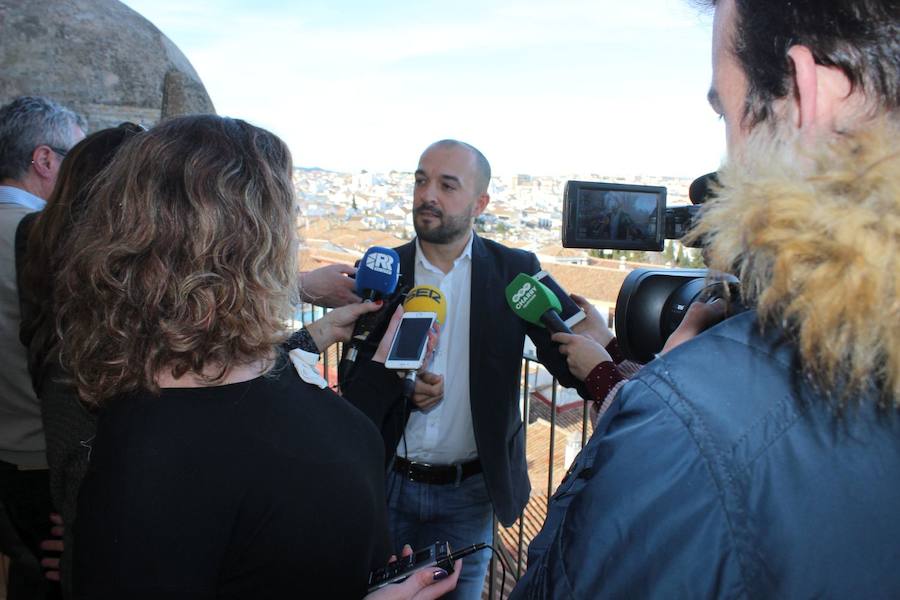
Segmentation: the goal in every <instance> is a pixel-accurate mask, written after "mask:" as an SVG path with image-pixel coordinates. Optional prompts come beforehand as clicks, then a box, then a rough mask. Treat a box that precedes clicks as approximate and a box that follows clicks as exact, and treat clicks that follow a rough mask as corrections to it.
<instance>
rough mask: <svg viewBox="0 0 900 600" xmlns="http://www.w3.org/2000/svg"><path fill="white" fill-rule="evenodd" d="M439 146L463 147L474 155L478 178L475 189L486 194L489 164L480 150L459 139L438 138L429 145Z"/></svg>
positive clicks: (489, 178)
mask: <svg viewBox="0 0 900 600" xmlns="http://www.w3.org/2000/svg"><path fill="white" fill-rule="evenodd" d="M439 146H457V147H460V148H465V149H466V150H468V151H469V152H471V153H472V156H474V157H475V168H476V169H477V171H478V172H477V176H478V179H477V181H476V184H477V187H476V191H477V192H478V193H479V194H486V193H487V190H488V186H489V185H490V184H491V164H490V163H489V162H488V159H487V158H485V157H484V154H482V153H481V150H479V149H478V148H476V147H475V146H473V145H472V144H467V143H465V142H460V141H459V140H450V139H447V140H440V141H438V142H435V143H433V144H432V145H431V146H430V147H431V148H434V147H439Z"/></svg>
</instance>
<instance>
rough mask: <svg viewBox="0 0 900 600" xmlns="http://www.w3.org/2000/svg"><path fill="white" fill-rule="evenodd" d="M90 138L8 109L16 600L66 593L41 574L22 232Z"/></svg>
mask: <svg viewBox="0 0 900 600" xmlns="http://www.w3.org/2000/svg"><path fill="white" fill-rule="evenodd" d="M83 137H84V131H82V127H81V120H80V119H79V117H78V116H77V115H76V114H75V113H73V112H72V111H71V110H69V109H67V108H65V107H63V106H60V105H59V104H57V103H56V102H53V101H52V100H48V99H46V98H40V97H34V96H23V97H20V98H16V99H15V100H13V101H12V102H10V103H9V104H6V105H5V106H3V107H0V356H2V357H3V363H2V365H0V504H2V507H3V509H4V510H5V513H6V515H5V516H7V517H8V518H9V521H11V522H12V524H13V527H14V528H15V530H16V532H17V533H18V536H19V538H20V541H21V542H22V543H24V545H25V546H26V547H27V549H28V551H30V554H31V556H27V555H24V556H23V555H15V556H13V557H11V558H12V559H13V560H12V562H11V564H10V577H9V590H8V592H7V598H8V600H17V599H23V598H28V599H29V600H30V599H33V598H43V597H51V596H48V594H51V593H58V592H55V591H54V592H50V591H48V590H47V587H48V586H47V585H46V584H45V583H44V581H43V578H42V576H41V574H40V569H39V568H37V558H36V557H37V556H38V554H39V543H40V541H41V540H42V539H45V538H47V537H49V530H50V521H49V519H50V512H51V505H50V489H49V479H48V471H47V457H46V453H45V443H44V432H43V425H42V423H41V410H40V405H39V403H38V400H37V397H36V396H35V393H34V390H33V389H32V386H31V378H30V377H29V374H28V367H27V362H26V352H25V348H24V347H23V346H22V345H21V343H20V342H19V321H20V314H19V294H18V289H17V286H16V267H15V235H16V228H17V227H18V225H19V222H20V221H21V220H22V217H24V216H25V215H26V214H28V213H29V212H34V211H37V210H41V209H42V208H43V207H44V204H45V202H46V199H47V198H48V197H49V196H50V193H51V192H52V191H53V186H54V185H55V184H56V176H57V173H58V172H59V167H60V164H61V163H62V160H63V157H64V156H65V155H66V153H67V152H68V151H69V149H70V148H71V147H72V146H74V145H75V144H76V143H77V142H78V141H79V140H81V139H82V138H83ZM0 516H3V515H0Z"/></svg>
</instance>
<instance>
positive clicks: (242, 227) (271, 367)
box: [54, 115, 452, 599]
mask: <svg viewBox="0 0 900 600" xmlns="http://www.w3.org/2000/svg"><path fill="white" fill-rule="evenodd" d="M291 168H292V165H291V158H290V153H289V151H288V149H287V147H286V146H285V145H284V143H283V142H282V141H281V140H279V139H278V138H277V137H276V136H274V135H273V134H271V133H269V132H267V131H265V130H262V129H259V128H257V127H254V126H252V125H249V124H247V123H245V122H243V121H240V120H235V119H229V118H222V117H216V116H211V115H205V116H192V117H183V118H179V119H174V120H171V121H167V122H164V123H163V124H161V125H159V126H157V127H156V128H154V129H152V130H151V131H149V132H147V133H146V134H142V135H141V136H139V137H138V138H136V139H135V140H134V141H133V142H132V143H130V144H128V145H127V146H126V147H125V148H123V149H122V150H121V151H120V152H119V153H118V154H117V155H116V157H115V158H114V159H113V161H112V163H111V164H110V165H109V167H108V168H107V169H106V170H104V172H103V173H102V175H101V177H100V179H99V180H98V182H97V184H96V185H95V187H94V188H93V191H92V198H91V202H90V204H89V206H88V207H87V209H86V211H85V214H84V217H83V219H82V220H81V222H80V224H79V226H78V228H77V230H76V231H75V232H74V233H73V235H72V236H71V238H70V239H69V240H68V242H67V243H66V245H65V249H64V251H63V256H64V257H65V258H64V260H63V261H62V264H61V269H60V276H59V277H58V279H57V281H56V285H55V290H54V292H55V297H56V298H58V299H59V301H58V306H57V319H58V328H59V332H60V337H61V340H62V342H61V348H60V359H61V362H62V364H63V366H64V367H65V368H66V369H67V371H68V372H70V373H71V374H72V377H73V380H74V383H75V386H76V387H77V389H78V392H79V394H80V396H81V398H83V399H84V400H85V401H86V402H88V403H89V404H91V405H94V406H99V407H101V408H102V410H101V411H100V417H99V422H98V428H97V436H96V438H95V440H94V442H93V444H92V450H91V464H90V467H89V469H88V473H87V475H86V477H85V480H84V482H83V484H82V489H81V494H80V496H79V501H78V521H77V525H76V531H75V534H76V537H77V539H78V543H79V552H78V553H77V555H76V557H75V559H76V564H75V590H76V596H77V597H83V598H91V599H94V598H130V599H141V598H148V599H149V598H154V599H157V598H284V597H302V595H303V593H304V592H305V593H307V594H308V593H309V592H310V590H314V589H322V590H327V592H324V591H323V595H322V596H317V597H323V596H324V597H331V598H360V597H362V596H363V594H364V593H365V588H366V580H367V575H368V573H369V571H370V570H371V569H374V568H376V567H379V566H383V565H384V564H386V562H387V560H388V558H389V556H388V555H389V550H388V536H387V523H386V514H385V499H384V481H383V456H382V453H383V450H382V443H381V437H380V435H379V433H378V431H377V430H376V429H375V428H374V426H373V425H372V424H371V422H370V421H369V420H368V419H367V418H366V417H365V416H363V415H362V414H361V413H359V412H357V411H356V410H355V409H354V408H353V407H351V406H350V405H349V403H347V402H345V401H344V400H342V399H341V398H340V397H338V396H337V395H336V394H334V392H332V391H331V390H330V389H328V388H327V387H325V388H322V387H319V386H317V385H311V384H309V383H306V382H305V381H304V380H301V378H300V376H298V372H297V371H295V370H294V369H293V368H292V367H291V365H290V362H289V361H288V360H286V358H285V356H284V353H283V351H282V350H281V349H280V345H281V344H282V342H283V341H284V340H285V339H286V337H287V331H286V327H285V324H286V323H287V322H288V320H289V319H290V317H291V315H292V314H293V312H294V300H295V296H296V294H297V286H296V277H297V265H296V253H297V243H296V236H295V231H294V221H295V203H294V191H293V186H292V182H291ZM374 307H375V306H374V305H372V304H355V305H349V306H346V307H343V308H341V309H336V310H335V311H332V312H331V313H329V316H328V317H327V318H326V319H324V320H323V321H320V322H318V323H317V324H316V326H314V327H311V328H310V331H309V333H310V337H311V341H312V343H313V345H314V346H316V347H318V348H325V347H326V346H328V345H329V344H331V343H333V342H334V341H337V340H341V339H347V338H348V337H349V335H350V332H351V330H352V327H353V323H354V321H355V319H356V318H358V317H359V316H360V315H361V314H362V313H364V312H367V311H369V310H372V309H373V308H374ZM300 370H301V371H302V369H300ZM451 579H452V578H448V579H447V580H446V581H444V582H441V583H442V584H448V583H449V582H450V581H451ZM439 585H440V584H438V585H435V586H432V588H438V587H439ZM322 586H324V587H322Z"/></svg>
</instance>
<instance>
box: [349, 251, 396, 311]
mask: <svg viewBox="0 0 900 600" xmlns="http://www.w3.org/2000/svg"><path fill="white" fill-rule="evenodd" d="M399 279H400V257H399V256H398V255H397V253H396V252H395V251H394V250H392V249H391V248H382V247H381V246H372V247H371V248H369V249H368V250H366V253H365V254H363V257H362V259H361V260H360V261H359V267H358V268H357V269H356V295H357V296H359V297H360V298H362V299H363V301H364V302H365V301H368V302H374V301H375V300H380V299H382V298H385V297H387V296H390V295H391V294H393V293H394V290H395V289H397V281H398V280H399Z"/></svg>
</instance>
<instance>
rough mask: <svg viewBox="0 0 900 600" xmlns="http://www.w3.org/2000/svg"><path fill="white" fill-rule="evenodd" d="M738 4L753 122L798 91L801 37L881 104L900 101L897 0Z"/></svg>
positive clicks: (712, 0) (737, 49)
mask: <svg viewBox="0 0 900 600" xmlns="http://www.w3.org/2000/svg"><path fill="white" fill-rule="evenodd" d="M700 3H701V4H705V5H707V6H716V5H717V4H719V3H720V0H701V2H700ZM735 7H736V9H737V18H736V23H735V34H734V39H733V40H732V49H733V51H734V53H735V55H736V56H737V58H738V60H739V61H740V63H741V65H742V66H743V69H744V72H745V73H746V75H747V79H748V81H749V90H748V94H747V104H746V108H745V118H746V119H747V124H748V125H749V126H751V127H752V126H755V125H757V124H759V123H761V122H763V121H765V120H767V119H769V118H770V117H771V116H772V102H773V101H774V100H776V99H779V98H784V97H785V96H787V95H788V94H790V93H791V89H790V87H789V80H790V75H791V72H790V62H789V61H788V59H787V52H788V50H789V49H790V48H791V47H792V46H796V45H802V46H806V47H807V48H809V49H810V51H811V52H812V55H813V57H814V59H815V61H816V63H817V64H820V65H825V66H830V67H837V68H839V69H841V71H843V72H844V74H845V75H846V76H847V78H848V79H849V80H850V83H851V84H852V85H853V88H854V89H861V90H862V91H863V92H864V93H865V94H866V97H867V98H868V100H869V102H870V103H871V105H872V107H873V108H876V109H878V111H879V112H882V111H885V112H893V111H896V110H897V109H898V108H900V19H898V17H900V3H898V2H897V0H735Z"/></svg>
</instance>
